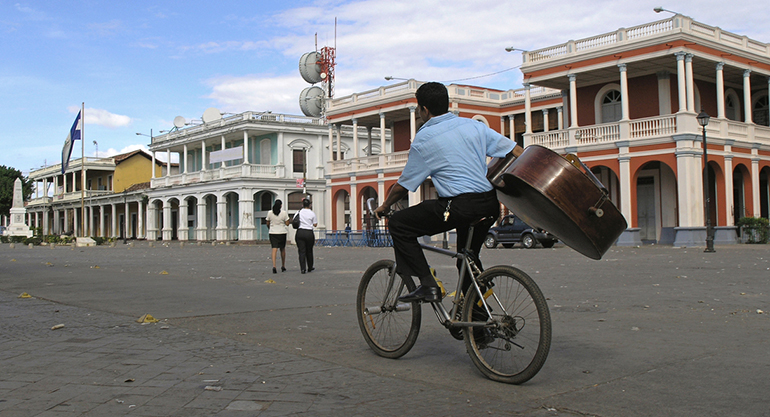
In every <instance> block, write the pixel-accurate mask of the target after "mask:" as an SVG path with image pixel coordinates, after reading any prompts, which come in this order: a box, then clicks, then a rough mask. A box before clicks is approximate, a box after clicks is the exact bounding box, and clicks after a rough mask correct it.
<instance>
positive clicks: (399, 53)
mask: <svg viewBox="0 0 770 417" xmlns="http://www.w3.org/2000/svg"><path fill="white" fill-rule="evenodd" d="M765 1H766V0H744V1H740V2H735V3H732V2H731V3H729V7H726V6H725V5H726V4H727V3H724V2H722V1H715V0H701V1H694V0H674V1H666V2H660V1H655V2H647V1H645V0H633V1H627V0H613V1H605V0H588V1H574V0H549V1H543V0H530V1H527V2H522V1H517V2H513V1H505V0H497V1H494V0H463V1H457V0H441V1H439V0H418V1H416V0H382V1H380V0H347V1H345V0H318V1H313V0H305V1H301V2H300V1H295V0H283V1H265V0H257V1H253V0H252V1H240V0H232V1H228V2H222V3H218V2H212V1H199V0H185V1H176V0H166V1H143V0H135V1H130V2H121V1H99V0H70V1H66V2H63V1H58V0H48V1H43V0H41V1H14V0H10V1H7V0H0V122H2V129H0V165H5V166H8V167H13V168H16V169H18V170H20V171H22V172H23V173H24V174H25V175H28V173H29V171H30V170H34V169H38V168H41V167H44V166H49V165H54V164H57V163H61V149H62V145H63V143H64V139H65V138H66V137H67V133H68V132H69V129H70V127H71V125H72V123H73V121H74V119H75V116H76V114H77V112H78V111H79V110H80V108H81V105H84V106H85V109H86V110H85V114H86V117H85V141H84V142H83V144H84V146H85V155H86V156H87V157H93V156H97V155H98V156H101V157H105V156H111V155H115V154H118V153H123V152H128V151H131V150H134V149H137V148H144V149H147V145H148V144H149V143H150V138H149V135H150V134H151V131H152V133H153V134H158V132H159V131H162V130H169V129H171V128H172V127H173V121H174V118H175V117H177V116H182V117H184V118H185V119H186V120H187V121H193V120H196V119H197V120H199V119H200V118H201V116H202V114H203V112H204V111H205V110H206V109H207V108H210V107H214V108H217V109H219V110H220V112H223V113H241V112H244V111H255V112H259V111H268V110H269V111H272V112H273V113H284V114H292V115H301V114H302V112H301V110H300V108H299V102H298V97H299V93H300V92H301V91H302V89H304V88H305V87H308V86H309V84H307V83H306V82H305V81H304V80H303V79H302V77H301V76H300V74H299V71H298V67H299V59H300V57H301V56H302V54H303V53H306V52H311V51H314V50H316V46H317V48H318V49H320V48H322V47H324V46H331V47H334V46H336V48H337V49H336V56H337V67H336V80H335V97H343V96H346V95H349V94H353V93H357V92H362V91H366V90H370V89H375V88H378V87H380V86H383V85H388V84H392V83H395V82H399V81H398V80H395V81H386V80H385V79H384V77H385V76H393V77H397V78H407V79H408V78H414V79H417V80H423V81H440V82H444V83H447V84H449V83H452V82H454V83H458V84H470V85H477V86H481V87H489V88H498V89H502V90H508V89H516V88H520V87H521V72H520V71H519V70H518V66H519V65H520V64H521V53H520V52H514V53H508V52H505V48H506V47H509V46H512V47H515V48H519V49H523V50H535V49H540V48H545V47H549V46H553V45H558V44H561V43H564V42H567V41H568V40H571V39H581V38H586V37H590V36H594V35H599V34H603V33H608V32H613V31H615V30H617V29H618V28H622V27H625V28H629V27H634V26H637V25H642V24H645V23H649V22H653V21H656V20H661V19H665V18H668V17H670V16H672V14H671V13H667V12H662V13H660V14H656V13H655V12H654V11H653V8H655V7H657V6H662V7H664V8H665V9H667V10H671V11H674V12H678V13H681V14H683V15H687V16H690V17H692V18H693V19H695V20H696V21H698V22H701V23H705V24H707V25H711V26H717V27H720V28H722V29H723V30H726V31H729V32H733V33H736V34H739V35H746V36H748V37H749V38H751V39H754V40H757V41H760V42H770V25H768V24H767V22H770V8H768V7H767V5H766V3H765ZM335 21H336V25H335ZM137 133H141V134H142V135H137ZM145 135H146V136H145ZM94 142H96V143H94ZM97 152H98V153H97ZM79 156H80V143H77V144H76V145H75V150H74V151H73V159H74V158H77V157H79ZM158 156H159V158H160V157H161V155H158Z"/></svg>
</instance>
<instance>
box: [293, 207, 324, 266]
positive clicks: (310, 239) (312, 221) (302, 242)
mask: <svg viewBox="0 0 770 417" xmlns="http://www.w3.org/2000/svg"><path fill="white" fill-rule="evenodd" d="M311 206H312V203H311V202H310V200H308V199H307V198H306V199H303V200H302V210H300V211H299V212H297V216H299V229H297V235H296V236H295V238H294V240H295V241H296V242H297V251H298V252H299V269H300V271H301V272H302V273H303V274H304V273H305V272H311V271H312V270H314V269H315V268H314V267H313V245H315V234H314V233H313V228H314V227H316V226H318V217H317V216H316V215H315V213H314V212H313V210H311V208H310V207H311Z"/></svg>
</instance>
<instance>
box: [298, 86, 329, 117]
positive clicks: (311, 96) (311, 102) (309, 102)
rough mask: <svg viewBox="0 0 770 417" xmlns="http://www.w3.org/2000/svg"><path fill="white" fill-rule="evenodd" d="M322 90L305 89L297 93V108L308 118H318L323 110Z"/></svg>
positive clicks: (318, 88)
mask: <svg viewBox="0 0 770 417" xmlns="http://www.w3.org/2000/svg"><path fill="white" fill-rule="evenodd" d="M323 99H324V90H323V89H322V88H321V87H316V86H313V87H307V88H305V89H304V90H302V92H301V93H299V108H300V109H302V113H303V114H304V115H305V116H309V117H319V116H321V112H322V111H323V108H324V101H323Z"/></svg>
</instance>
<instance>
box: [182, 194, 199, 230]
mask: <svg viewBox="0 0 770 417" xmlns="http://www.w3.org/2000/svg"><path fill="white" fill-rule="evenodd" d="M183 204H186V205H187V218H184V219H181V221H182V225H183V226H184V227H182V230H184V231H183V232H182V233H187V240H195V229H196V228H197V227H198V199H197V198H195V197H187V198H186V199H185V200H184V202H183Z"/></svg>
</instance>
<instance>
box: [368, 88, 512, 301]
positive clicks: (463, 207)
mask: <svg viewBox="0 0 770 417" xmlns="http://www.w3.org/2000/svg"><path fill="white" fill-rule="evenodd" d="M415 97H416V98H417V114H418V115H419V116H420V119H422V121H423V125H422V126H421V127H420V129H419V130H418V132H417V134H416V135H415V137H414V141H413V142H412V145H411V148H410V150H409V159H408V161H407V163H406V166H405V167H404V170H403V172H402V173H401V177H399V179H398V182H397V184H396V185H395V186H394V187H393V188H392V189H391V191H390V192H389V193H388V196H387V198H385V201H384V202H383V203H382V205H380V206H379V207H377V208H376V209H375V210H374V211H375V213H376V214H377V215H378V216H379V215H381V214H383V213H387V212H388V211H389V210H390V206H392V205H393V204H395V203H396V202H398V201H400V200H401V199H402V198H404V197H405V196H406V195H407V194H408V193H409V191H412V192H414V191H415V190H416V189H417V188H418V187H419V186H420V185H422V183H423V182H424V181H425V180H426V179H427V178H428V177H430V178H431V180H432V181H433V185H434V186H435V187H436V192H437V193H438V196H439V198H438V199H437V200H426V201H423V202H422V203H420V204H418V205H416V206H412V207H409V208H406V209H404V210H401V211H398V212H396V213H394V214H393V215H392V216H391V217H390V221H389V223H388V228H389V229H390V235H391V237H392V239H393V249H394V251H395V255H396V265H397V266H396V268H397V272H398V273H399V274H400V275H401V276H405V277H408V276H414V277H417V278H418V279H419V280H420V286H418V287H417V289H416V290H414V291H412V292H411V293H409V294H406V295H404V296H401V297H399V300H400V301H404V302H412V301H425V302H433V301H439V300H440V299H441V290H440V289H439V287H438V284H437V283H436V280H435V279H434V278H433V275H432V274H431V272H430V267H429V266H428V261H427V260H426V259H425V254H424V253H423V251H422V248H421V247H420V244H419V243H418V241H417V239H418V238H420V237H422V236H425V235H435V234H438V233H441V232H446V231H449V230H452V229H456V232H457V247H458V250H459V249H460V248H462V247H464V246H465V242H466V239H468V238H470V239H471V250H472V251H473V253H474V254H476V255H477V256H478V254H479V251H480V250H481V245H482V244H483V242H484V238H485V237H486V234H487V231H488V230H489V227H490V226H492V224H493V223H494V222H495V219H497V217H498V214H499V210H500V203H499V202H498V201H497V195H496V193H495V190H494V188H493V187H492V184H490V182H489V180H487V176H486V174H487V160H486V158H487V157H488V156H489V157H505V156H507V154H509V153H512V154H513V155H514V156H519V155H520V154H521V153H522V152H523V149H522V148H521V147H520V146H517V145H516V143H515V142H513V141H512V140H510V139H508V138H507V137H505V136H503V135H501V134H499V133H497V132H495V131H494V130H492V129H490V128H488V127H486V126H485V125H484V124H483V123H480V122H477V121H475V120H471V119H466V118H461V117H458V116H457V115H455V114H454V113H450V112H449V94H448V92H447V89H446V87H445V86H444V85H443V84H440V83H436V82H430V83H426V84H423V85H421V86H420V88H418V89H417V92H416V93H415ZM482 217H484V218H485V220H484V221H483V222H481V223H479V224H477V225H476V226H475V228H474V232H473V236H470V237H469V236H468V227H469V225H470V224H471V223H473V222H475V221H477V220H479V219H481V218H482ZM478 265H479V267H481V263H480V261H479V263H478ZM468 284H469V280H467V279H466V280H465V282H464V284H463V289H465V288H466V286H467V285H468Z"/></svg>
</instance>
